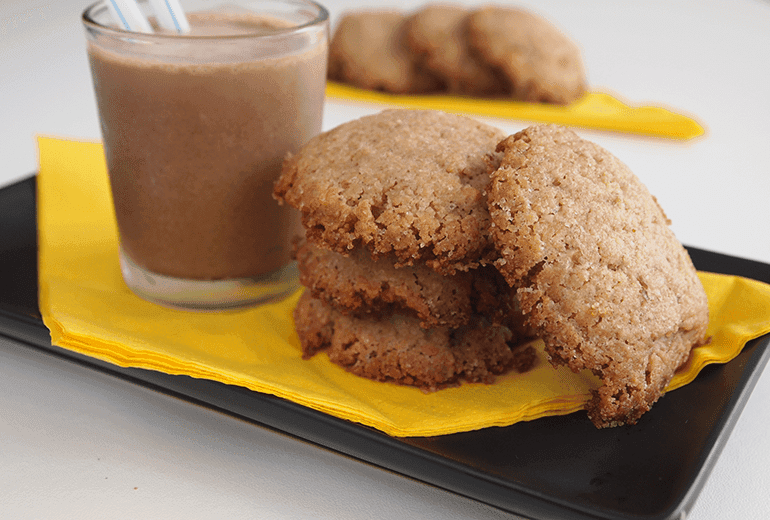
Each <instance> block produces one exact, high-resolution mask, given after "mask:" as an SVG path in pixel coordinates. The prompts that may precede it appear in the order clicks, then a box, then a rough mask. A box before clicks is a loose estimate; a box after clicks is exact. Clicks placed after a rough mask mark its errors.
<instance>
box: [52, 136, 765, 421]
mask: <svg viewBox="0 0 770 520" xmlns="http://www.w3.org/2000/svg"><path fill="white" fill-rule="evenodd" d="M38 145H39V151H40V173H39V175H38V181H37V186H38V229H39V255H40V257H39V278H40V280H39V282H40V294H39V303H40V311H41V313H42V315H43V321H44V322H45V324H46V326H47V327H48V328H49V329H50V331H51V339H52V342H53V344H55V345H58V346H60V347H63V348H67V349H71V350H73V351H76V352H79V353H81V354H85V355H88V356H93V357H95V358H98V359H101V360H103V361H108V362H110V363H114V364H116V365H119V366H123V367H138V368H143V369H149V370H158V371H161V372H165V373H169V374H185V375H188V376H192V377H196V378H206V379H212V380H216V381H220V382H223V383H226V384H231V385H239V386H243V387H246V388H249V389H251V390H254V391H257V392H265V393H268V394H273V395H276V396H279V397H282V398H285V399H289V400H291V401H295V402H297V403H299V404H302V405H305V406H307V407H309V408H313V409H316V410H320V411H322V412H326V413H328V414H330V415H333V416H336V417H341V418H343V419H348V420H350V421H354V422H358V423H361V424H365V425H368V426H371V427H374V428H377V429H379V430H381V431H383V432H385V433H387V434H390V435H394V436H432V435H441V434H448V433H454V432H460V431H468V430H474V429H479V428H485V427H489V426H505V425H509V424H513V423H515V422H517V421H523V420H532V419H537V418H539V417H544V416H549V415H560V414H567V413H571V412H575V411H577V410H580V409H582V408H583V406H584V404H585V402H586V401H587V400H588V398H589V393H590V390H591V389H592V388H595V387H596V385H597V384H598V382H597V380H596V378H594V377H593V376H592V375H590V374H587V373H581V374H573V373H572V372H570V371H569V370H567V369H564V368H560V369H553V368H551V366H550V365H549V364H548V363H547V362H546V360H545V358H544V355H543V352H542V345H541V344H540V343H539V342H536V345H537V346H538V348H539V353H540V359H539V360H538V363H537V366H536V367H535V368H534V369H533V370H531V371H529V372H527V373H525V374H509V375H506V376H504V377H501V378H499V379H498V381H497V382H496V383H495V384H493V385H484V384H464V385H462V386H460V387H457V388H449V389H447V390H442V391H438V392H434V393H429V394H426V393H423V392H421V391H420V390H416V389H413V388H407V387H402V386H397V385H393V384H386V383H378V382H375V381H370V380H367V379H362V378H359V377H356V376H354V375H351V374H349V373H347V372H345V371H344V370H343V369H342V368H340V367H338V366H336V365H334V364H332V363H330V362H329V360H328V358H327V357H326V355H325V354H319V355H316V356H315V357H313V358H312V359H311V360H308V361H304V360H302V358H301V354H300V346H299V341H298V339H297V336H296V334H295V332H294V326H293V322H292V317H291V313H292V309H293V308H294V306H295V304H296V302H297V298H298V297H299V293H297V294H295V295H293V296H292V297H290V298H289V299H287V300H285V301H283V302H280V303H276V304H271V305H265V306H263V307H258V308H253V309H248V310H240V311H227V312H210V313H204V312H187V311H179V310H172V309H168V308H165V307H161V306H158V305H155V304H152V303H148V302H146V301H144V300H142V299H140V298H138V297H136V296H134V295H133V294H132V293H131V292H130V291H129V290H128V289H127V288H126V286H125V285H124V284H123V282H122V279H121V275H120V269H119V266H118V242H117V232H116V224H115V220H114V217H113V213H112V207H111V202H110V195H109V190H108V181H107V173H106V167H105V164H104V157H103V151H102V147H101V145H100V144H97V143H83V142H72V141H64V140H57V139H50V138H40V139H39V141H38ZM700 276H701V279H702V280H703V283H704V285H705V287H706V291H707V292H708V295H709V302H710V310H711V316H712V320H711V325H710V328H709V334H710V335H711V336H712V338H713V339H712V342H711V343H710V344H709V345H706V346H703V347H699V348H698V349H696V350H695V351H694V353H693V355H692V357H691V360H690V362H689V363H688V365H687V367H686V369H685V370H684V371H682V372H681V373H680V374H678V375H677V377H676V379H675V380H674V381H673V382H672V384H671V388H672V389H673V388H676V387H678V386H681V385H683V384H686V383H688V382H690V381H691V380H692V379H693V378H694V377H695V376H696V375H697V373H698V372H699V371H700V369H701V368H703V366H705V365H706V364H709V363H724V362H727V361H729V360H730V359H732V358H733V357H734V356H736V355H737V354H738V353H739V352H740V350H741V349H742V348H743V345H744V344H745V343H746V341H747V340H749V339H752V338H755V337H758V336H760V335H762V334H765V333H768V332H770V286H768V285H765V284H762V283H760V282H756V281H752V280H748V279H744V278H738V277H733V276H723V275H716V274H709V273H701V274H700Z"/></svg>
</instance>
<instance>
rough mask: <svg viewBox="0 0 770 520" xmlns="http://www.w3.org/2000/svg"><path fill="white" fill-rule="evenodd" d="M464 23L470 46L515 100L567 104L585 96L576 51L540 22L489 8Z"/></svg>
mask: <svg viewBox="0 0 770 520" xmlns="http://www.w3.org/2000/svg"><path fill="white" fill-rule="evenodd" d="M467 23H468V29H467V34H468V39H469V42H470V45H471V46H472V48H473V49H475V50H476V52H478V53H479V54H480V55H481V56H482V58H483V59H484V60H485V61H486V62H488V63H490V64H492V65H494V66H495V67H497V68H498V69H499V70H500V71H501V72H502V73H503V74H504V75H505V76H506V77H507V78H508V80H509V81H510V84H511V90H512V93H513V96H514V97H516V98H518V99H521V100H524V101H533V102H547V103H557V104H568V103H571V102H572V101H575V100H576V99H578V98H580V97H581V96H582V95H583V93H584V92H585V90H586V79H585V68H584V65H583V59H582V56H581V53H580V49H579V48H578V46H577V45H576V44H575V43H573V42H572V41H571V40H570V39H569V38H568V37H567V36H565V35H564V34H563V33H562V32H561V31H560V30H559V29H557V28H556V27H555V26H554V25H552V24H551V23H550V22H548V21H547V20H545V19H544V18H542V17H540V16H538V15H536V14H534V13H531V12H529V11H525V10H522V9H517V8H510V7H500V6H490V7H485V8H482V9H479V10H477V11H475V12H474V13H472V14H471V15H470V17H469V19H468V22H467Z"/></svg>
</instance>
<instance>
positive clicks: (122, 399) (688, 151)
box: [0, 0, 770, 520]
mask: <svg viewBox="0 0 770 520" xmlns="http://www.w3.org/2000/svg"><path fill="white" fill-rule="evenodd" d="M384 4H388V5H394V6H400V7H403V8H406V9H409V8H412V7H413V6H417V5H418V4H416V3H409V2H395V1H390V2H388V1H387V0H383V3H382V4H379V3H378V4H376V5H384ZM517 4H518V5H524V6H530V7H531V8H532V9H533V10H535V11H537V12H539V13H541V14H543V15H545V16H546V17H547V18H549V19H550V20H552V21H553V22H555V23H556V24H557V25H559V26H560V27H562V28H563V29H564V30H565V32H567V33H568V34H569V35H570V36H572V37H573V39H575V40H576V41H578V42H579V43H580V45H581V47H582V49H583V52H584V57H585V60H586V64H587V69H588V75H589V81H590V83H591V86H592V88H595V89H603V90H607V91H609V92H612V93H614V94H616V95H618V96H620V97H622V98H624V99H626V100H628V101H631V102H634V103H653V102H655V103H660V104H664V105H668V106H670V107H675V108H677V109H679V110H681V111H684V112H687V113H690V114H693V115H694V116H696V117H697V119H699V120H700V121H701V122H702V123H703V124H704V125H705V126H706V128H707V134H706V135H705V136H704V137H702V138H699V139H697V140H694V141H691V142H686V143H683V142H676V141H669V140H662V139H652V138H640V137H634V136H627V135H620V134H611V133H605V132H597V131H580V133H581V134H582V135H583V136H585V137H587V138H589V139H592V140H594V141H596V142H598V143H600V144H601V145H603V146H604V147H606V148H607V149H609V150H610V151H611V152H613V153H614V154H615V155H617V156H618V157H620V158H621V159H622V160H623V161H625V162H626V163H627V164H628V165H629V166H630V167H631V169H632V170H634V172H635V173H636V174H637V175H638V176H639V177H641V178H642V180H643V181H644V182H645V183H646V184H647V185H648V187H649V188H650V190H651V191H652V192H653V194H655V195H656V196H657V197H658V199H659V201H660V202H661V205H662V206H663V207H664V209H665V210H666V212H667V214H668V216H669V217H670V218H671V219H672V221H673V229H674V231H675V232H676V234H677V236H678V237H679V239H680V240H681V241H682V242H684V243H685V244H688V245H692V246H696V247H701V248H704V249H709V250H712V251H718V252H724V253H727V254H731V255H735V256H741V257H746V258H751V259H755V260H760V261H763V262H768V263H770V232H768V226H767V223H768V216H769V215H770V212H768V205H767V200H768V196H770V146H768V141H769V140H770V139H769V138H770V131H768V126H767V120H768V117H770V3H768V2H766V1H760V0H725V1H717V0H708V1H696V0H661V1H645V2H636V1H625V0H586V1H580V2H575V1H574V0H541V1H539V2H534V1H525V0H522V1H519V2H517ZM86 5H87V3H86V2H79V1H78V2H76V1H74V0H58V1H46V0H25V1H20V0H3V1H2V2H0V186H4V185H6V184H9V183H11V182H13V181H15V180H18V179H20V178H23V177H25V176H27V175H29V174H31V173H33V172H34V171H35V170H36V169H37V156H36V146H35V135H39V134H40V135H53V136H63V137H71V138H78V139H91V140H96V139H98V138H99V126H98V120H97V114H96V108H95V102H94V99H93V93H92V89H91V79H90V74H89V71H88V66H87V62H86V57H85V51H84V36H83V31H82V28H81V26H80V14H81V12H82V10H83V9H84V8H85V7H86ZM325 5H326V6H327V7H328V8H329V10H330V12H331V15H332V22H334V21H335V20H337V19H338V17H339V14H340V13H341V12H342V11H343V10H345V9H348V8H352V7H355V6H356V5H360V4H357V3H355V2H351V1H349V2H343V1H335V2H332V1H329V2H326V4H325ZM370 5H375V4H370ZM377 110H378V108H375V107H366V106H356V105H344V104H340V103H329V104H327V108H326V116H325V122H324V127H325V129H329V128H332V127H334V126H336V125H337V124H339V123H341V122H344V121H346V120H349V119H352V118H355V117H358V116H360V115H364V114H367V113H372V112H375V111H377ZM491 122H492V123H493V124H495V125H496V126H499V127H501V128H503V129H505V130H507V131H510V132H514V131H517V130H519V129H521V128H523V127H524V126H526V125H527V122H524V121H491ZM768 424H770V376H768V375H767V374H765V375H763V376H762V378H761V379H760V380H759V383H758V385H757V387H756V389H755V391H754V393H753V395H752V397H751V399H750V400H749V402H748V404H747V406H746V408H745V410H744V413H743V415H742V416H741V418H740V420H739V421H738V424H737V426H736V428H735V431H734V432H733V434H732V436H731V437H730V440H729V441H728V443H727V445H726V447H725V449H724V451H723V453H722V455H721V457H720V458H719V461H718V462H717V465H716V467H715V469H714V471H713V473H712V475H711V478H710V479H709V480H708V482H707V483H706V486H705V488H704V489H703V491H702V493H701V495H700V498H699V499H698V501H697V503H696V505H695V507H694V510H693V511H692V513H691V515H690V516H689V517H688V518H692V519H696V520H707V519H720V520H721V519H724V518H768V517H770V499H769V498H768V493H767V490H768V489H770V477H768V468H769V467H770V446H768V443H767V440H766V439H767V435H766V431H767V425H768ZM650 478H654V476H652V475H651V476H650ZM0 517H2V518H14V519H15V518H113V519H120V518H161V517H167V518H190V519H193V518H196V519H197V518H281V519H282V518H329V519H332V518H333V519H346V518H356V519H358V518H401V517H412V518H426V519H452V518H458V519H459V518H471V519H473V518H512V517H511V516H510V515H507V514H504V513H501V512H499V511H497V510H495V509H492V508H489V507H487V506H484V505H481V504H478V503H475V502H473V501H470V500H467V499H464V498H461V497H458V496H455V495H452V494H450V493H446V492H444V491H441V490H438V489H435V488H432V487H429V486H426V485H423V484H421V483H417V482H414V481H412V480H410V479H407V478H404V477H401V476H398V475H395V474H392V473H389V472H387V471H383V470H380V469H376V468H373V467H370V466H368V465H365V464H362V463H359V462H356V461H354V460H351V459H348V458H345V457H343V456H340V455H337V454H334V453H330V452H328V451H325V450H323V449H319V448H317V447H314V446H311V445H308V444H305V443H303V442H301V441H297V440H295V439H292V438H289V437H286V436H283V435H281V434H277V433H274V432H270V431H267V430H264V429H262V428H259V427H256V426H254V425H251V424H246V423H243V422H241V421H238V420H236V419H233V418H230V417H227V416H223V415H220V414H218V413H215V412H212V411H209V410H206V409H201V408H199V407H196V406H194V405H191V404H188V403H185V402H181V401H178V400H175V399H173V398H170V397H166V396H163V395H160V394H157V393H154V392H152V391H149V390H146V389H143V388H138V387H135V386H132V385H130V384H128V383H124V382H122V381H119V380H116V379H113V378H111V377H109V376H105V375H102V374H99V373H95V372H92V371H89V370H87V369H83V368H80V367H78V366H75V365H71V364H69V363H67V362H63V361H59V360H57V359H55V358H53V357H50V356H47V355H44V354H41V353H37V352H35V351H31V350H28V349H26V348H23V347H21V346H18V345H16V344H14V343H13V342H11V341H7V340H5V339H2V338H0Z"/></svg>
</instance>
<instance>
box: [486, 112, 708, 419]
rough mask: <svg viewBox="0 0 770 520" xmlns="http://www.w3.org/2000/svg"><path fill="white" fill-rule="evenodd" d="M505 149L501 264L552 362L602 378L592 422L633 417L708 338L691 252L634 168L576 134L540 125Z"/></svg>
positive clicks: (497, 226) (498, 184)
mask: <svg viewBox="0 0 770 520" xmlns="http://www.w3.org/2000/svg"><path fill="white" fill-rule="evenodd" d="M498 150H499V151H501V152H503V153H504V158H503V160H502V163H501V166H500V168H499V169H498V170H497V171H495V172H494V173H493V174H492V181H491V186H490V193H489V204H490V213H491V216H492V220H493V227H492V235H493V238H494V241H495V243H496V244H497V247H498V250H499V251H500V255H501V259H500V260H499V262H498V264H497V265H498V268H499V269H500V272H501V273H502V274H503V275H504V276H505V278H506V280H507V281H508V282H509V283H510V284H511V285H512V286H514V287H516V288H517V296H518V300H519V303H520V305H521V308H522V311H523V312H524V315H525V320H526V322H527V323H528V324H529V325H531V326H532V327H534V328H535V329H536V330H537V332H538V333H539V335H540V336H541V337H542V338H543V340H544V341H545V344H546V351H547V353H548V354H549V356H550V357H551V361H552V363H554V364H566V365H568V366H569V367H570V368H571V369H572V370H575V371H578V370H581V369H589V370H592V371H593V372H594V373H596V374H597V375H598V376H599V377H601V379H602V383H603V384H602V386H601V387H600V388H599V389H598V390H597V391H596V392H595V394H594V396H593V397H592V399H591V401H590V402H589V404H588V408H587V409H588V414H589V417H590V418H591V420H592V421H593V422H594V423H595V424H596V425H597V426H599V427H604V426H613V425H617V424H623V423H627V424H633V423H635V422H636V421H637V420H638V419H639V418H640V417H641V416H642V414H644V413H645V412H646V411H647V410H649V408H650V406H651V405H652V404H653V403H654V402H655V401H656V400H657V399H658V398H659V397H660V395H661V394H662V392H663V391H664V389H665V387H666V385H667V384H668V382H669V381H670V380H671V378H672V377H673V374H674V371H675V370H676V369H677V368H679V367H680V366H681V365H682V364H684V363H685V362H686V360H687V358H688V356H689V354H690V351H691V349H692V348H693V347H694V346H696V345H698V344H700V343H702V342H704V341H705V332H706V326H707V324H708V302H707V299H706V294H705V291H704V289H703V286H702V285H701V283H700V281H699V279H698V277H697V274H696V271H695V268H694V267H693V265H692V262H691V260H690V258H689V255H688V254H687V252H686V250H685V249H684V248H683V247H682V245H681V244H680V243H679V241H678V240H677V239H676V237H675V236H674V234H673V232H672V231H671V229H670V228H669V221H668V219H667V217H666V215H665V214H664V213H663V210H662V209H661V208H660V206H659V205H658V203H657V201H656V200H655V198H654V197H653V196H652V195H651V194H650V193H649V191H648V190H647V188H646V187H645V186H644V185H643V184H642V183H641V182H640V181H639V179H638V178H637V177H636V176H635V175H634V174H633V173H632V172H631V171H630V170H629V169H628V167H627V166H626V165H624V164H623V163H622V162H620V161H619V160H618V159H617V158H616V157H614V156H613V155H612V154H610V153H609V152H607V151H606V150H604V149H602V148H601V147H599V146H597V145H595V144H593V143H590V142H588V141H585V140H583V139H581V138H579V137H578V136H577V135H576V134H575V133H574V132H572V131H570V130H567V129H564V128H560V127H555V126H544V125H538V126H533V127H529V128H527V129H525V130H523V131H521V132H519V133H517V134H515V135H513V136H510V137H508V138H507V139H505V140H504V141H503V142H501V143H500V145H499V147H498Z"/></svg>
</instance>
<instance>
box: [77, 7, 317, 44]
mask: <svg viewBox="0 0 770 520" xmlns="http://www.w3.org/2000/svg"><path fill="white" fill-rule="evenodd" d="M108 1H109V0H97V1H96V2H94V3H92V4H91V5H89V6H88V7H86V8H85V10H84V11H83V14H82V15H81V18H80V19H81V22H82V23H83V25H84V26H85V27H87V28H92V29H96V30H98V31H101V32H103V33H106V34H113V35H114V36H118V37H127V36H131V37H132V38H141V39H158V40H161V41H162V40H180V39H182V40H188V41H213V40H232V41H234V40H245V39H255V38H256V39H272V38H282V37H285V36H291V35H294V34H297V33H300V32H303V31H305V30H308V29H311V28H313V27H315V26H318V25H321V24H323V23H324V22H327V21H328V20H329V11H328V10H327V9H326V8H325V7H324V6H322V5H321V4H319V3H317V2H314V1H313V0H272V1H274V2H276V3H284V4H295V5H306V6H312V7H314V8H316V9H317V10H318V13H317V15H316V16H315V18H313V19H312V20H310V21H308V22H305V23H303V24H300V25H296V26H294V27H287V28H286V29H278V30H276V31H274V32H271V33H270V34H264V33H262V34H256V33H255V34H223V35H192V34H178V33H144V32H137V31H127V30H125V29H121V28H120V27H116V26H111V25H103V24H101V23H99V22H97V21H96V20H95V19H94V17H93V13H94V12H95V11H96V10H97V9H99V8H104V9H107V2H108Z"/></svg>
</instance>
